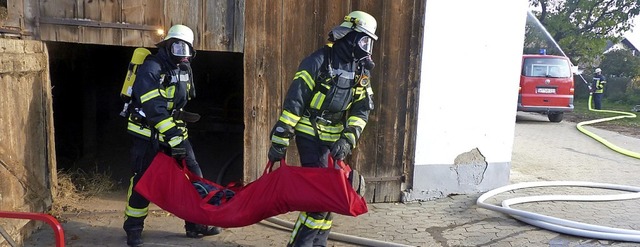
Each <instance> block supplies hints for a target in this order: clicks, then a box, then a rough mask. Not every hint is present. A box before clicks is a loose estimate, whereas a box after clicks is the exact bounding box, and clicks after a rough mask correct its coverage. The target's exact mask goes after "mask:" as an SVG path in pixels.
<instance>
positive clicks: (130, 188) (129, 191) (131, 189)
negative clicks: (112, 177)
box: [125, 174, 136, 211]
mask: <svg viewBox="0 0 640 247" xmlns="http://www.w3.org/2000/svg"><path fill="white" fill-rule="evenodd" d="M135 176H136V175H135V174H133V176H131V178H130V179H129V190H127V202H129V197H131V193H133V178H134V177H135ZM125 211H126V209H125Z"/></svg>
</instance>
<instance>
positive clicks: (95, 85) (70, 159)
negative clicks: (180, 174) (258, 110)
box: [47, 42, 244, 186]
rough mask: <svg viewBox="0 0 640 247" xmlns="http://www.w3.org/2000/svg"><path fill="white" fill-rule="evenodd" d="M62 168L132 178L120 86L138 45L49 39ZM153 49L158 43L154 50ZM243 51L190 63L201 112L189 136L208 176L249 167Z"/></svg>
mask: <svg viewBox="0 0 640 247" xmlns="http://www.w3.org/2000/svg"><path fill="white" fill-rule="evenodd" d="M47 48H48V51H49V59H50V61H49V63H50V76H51V84H52V93H53V110H54V113H53V116H54V126H55V141H56V156H57V164H58V169H59V170H61V169H78V168H79V169H82V170H84V171H97V172H101V173H105V174H109V175H110V176H111V177H112V178H113V179H114V180H115V182H116V184H119V185H123V186H127V185H128V181H129V178H130V177H131V170H130V165H129V147H130V142H131V140H130V139H131V137H130V135H129V134H127V133H126V125H127V122H126V119H125V118H123V117H121V116H120V115H119V113H120V112H121V111H122V108H123V102H122V100H121V99H120V96H119V94H120V90H121V88H122V82H123V80H124V76H125V74H126V69H127V65H128V63H129V60H130V59H131V55H132V54H133V50H134V49H135V47H120V46H105V45H86V44H77V43H62V42H47ZM151 51H152V52H153V53H155V49H151ZM242 59H243V56H242V54H241V53H231V52H209V51H198V52H197V56H196V58H195V60H194V61H193V64H192V69H193V72H194V80H195V86H196V90H197V95H196V98H195V99H194V100H192V101H191V102H190V103H189V104H188V105H187V109H186V110H188V111H191V112H196V113H199V114H200V115H201V116H202V117H201V119H200V121H199V122H197V123H194V124H190V125H189V126H188V127H189V139H190V140H191V143H192V145H193V147H194V152H195V154H196V158H197V159H198V162H199V163H200V166H201V168H202V171H203V173H204V176H205V178H207V179H208V180H211V181H218V182H220V183H222V184H226V183H228V182H231V181H238V180H240V179H241V178H242V172H243V164H244V162H243V160H242V157H243V155H242V152H243V132H244V130H243V129H244V128H243V102H244V99H243V86H244V78H243V60H242Z"/></svg>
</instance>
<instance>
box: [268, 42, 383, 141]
mask: <svg viewBox="0 0 640 247" xmlns="http://www.w3.org/2000/svg"><path fill="white" fill-rule="evenodd" d="M327 49H328V48H327ZM325 52H326V51H325V48H321V49H319V50H317V51H316V52H314V53H312V54H311V55H309V56H308V57H306V58H305V59H304V60H303V61H302V62H301V63H300V66H299V67H298V72H296V74H295V76H294V78H293V82H292V83H291V86H290V87H289V90H288V92H287V94H286V96H285V100H284V103H283V110H282V113H281V115H280V118H279V119H278V122H277V123H276V124H275V126H274V128H273V131H272V132H271V133H272V136H271V141H272V143H274V144H280V145H284V146H289V141H290V139H291V138H292V137H293V136H294V130H295V134H302V135H308V136H314V137H315V136H317V137H318V138H319V139H320V140H322V141H325V142H327V143H332V142H335V141H337V140H338V139H339V138H340V137H344V138H346V139H347V140H348V141H349V142H350V143H351V146H352V147H355V145H356V143H357V141H358V139H359V137H360V134H361V133H362V130H363V129H364V127H365V126H366V124H367V121H368V118H369V112H370V110H372V109H373V100H372V95H373V90H372V89H371V84H370V83H369V81H368V80H369V78H368V76H369V71H365V72H364V74H362V75H355V76H354V77H352V78H353V79H352V83H353V84H352V85H354V86H353V87H351V88H349V89H348V90H350V95H351V97H349V100H350V102H339V103H338V104H340V103H344V105H346V109H345V110H343V111H341V112H326V111H324V108H325V107H326V106H327V105H328V104H329V102H330V101H331V100H332V99H330V98H328V97H327V91H328V90H330V87H331V86H330V84H329V83H330V79H331V78H325V77H326V76H327V75H328V72H327V71H326V69H323V68H322V67H323V65H324V66H326V65H327V64H326V63H324V59H325ZM350 66H352V63H351V62H350V61H349V62H348V63H346V62H345V63H338V64H337V67H338V68H335V70H339V71H343V72H344V71H346V72H348V71H349V70H351V69H353V68H351V67H350ZM334 67H336V64H335V63H334ZM352 74H353V73H352ZM362 79H365V80H366V83H365V80H362ZM361 81H362V83H360V82H361ZM325 113H326V115H330V116H333V118H331V119H324V118H323V116H325ZM336 116H339V117H336ZM318 117H320V118H318ZM314 123H315V128H314ZM316 131H317V132H316Z"/></svg>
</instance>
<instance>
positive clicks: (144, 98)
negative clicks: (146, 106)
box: [140, 89, 162, 103]
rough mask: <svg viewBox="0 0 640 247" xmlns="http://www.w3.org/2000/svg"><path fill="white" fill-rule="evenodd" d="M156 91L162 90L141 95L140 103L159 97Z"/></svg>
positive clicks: (156, 90) (155, 90)
mask: <svg viewBox="0 0 640 247" xmlns="http://www.w3.org/2000/svg"><path fill="white" fill-rule="evenodd" d="M158 91H162V90H158V89H153V90H151V91H149V92H147V93H145V94H143V95H142V96H140V103H144V102H147V101H149V100H151V99H153V98H155V97H158V96H159V95H160V93H159V92H158Z"/></svg>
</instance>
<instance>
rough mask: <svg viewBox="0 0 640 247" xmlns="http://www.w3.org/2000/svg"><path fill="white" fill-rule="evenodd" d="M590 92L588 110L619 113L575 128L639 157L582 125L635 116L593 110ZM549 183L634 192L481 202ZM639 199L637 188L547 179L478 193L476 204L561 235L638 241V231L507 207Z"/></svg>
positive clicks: (611, 146)
mask: <svg viewBox="0 0 640 247" xmlns="http://www.w3.org/2000/svg"><path fill="white" fill-rule="evenodd" d="M591 99H592V95H589V104H588V105H589V110H590V111H597V112H608V113H616V114H622V115H618V116H614V117H608V118H602V119H595V120H591V121H585V122H580V123H578V124H577V125H576V128H577V129H578V130H579V131H580V132H582V133H584V134H586V135H587V136H589V137H591V138H593V139H595V140H596V141H598V142H600V143H602V144H604V145H605V146H607V147H608V148H610V149H612V150H614V151H616V152H619V153H621V154H624V155H627V156H630V157H634V158H637V159H640V154H638V153H636V152H632V151H629V150H626V149H623V148H620V147H618V146H616V145H614V144H613V143H611V142H609V141H607V140H605V139H604V138H602V137H600V136H598V135H596V134H594V133H593V132H591V131H588V130H587V129H585V128H584V127H583V126H585V125H589V124H595V123H601V122H605V121H612V120H616V119H622V118H635V117H636V115H635V114H633V113H628V112H621V111H611V110H596V109H593V108H591ZM551 186H572V187H590V188H601V189H612V190H620V191H627V192H634V193H623V194H616V195H542V196H527V197H519V198H511V199H506V200H504V201H502V206H497V205H493V204H488V203H485V201H486V200H487V199H489V198H491V197H493V196H496V195H498V194H500V193H503V192H507V191H513V190H517V189H523V188H533V187H551ZM638 198H640V187H633V186H625V185H616V184H606V183H593V182H581V181H551V182H528V183H520V184H513V185H507V186H503V187H500V188H497V189H494V190H491V191H488V192H486V193H485V194H483V195H481V196H480V197H479V198H478V199H477V201H476V204H477V205H478V206H479V207H482V208H485V209H489V210H493V211H497V212H501V213H505V214H508V215H510V216H511V217H513V218H515V219H517V220H520V221H522V222H525V223H528V224H530V225H534V226H537V227H540V228H543V229H547V230H550V231H555V232H560V233H564V234H569V235H574V236H581V237H587V238H594V239H608V240H616V241H628V242H638V243H640V231H635V230H628V229H621V228H613V227H605V226H599V225H592V224H586V223H581V222H576V221H571V220H565V219H561V218H556V217H551V216H546V215H543V214H538V213H531V212H528V211H524V210H519V209H514V208H511V205H516V204H522V203H530V202H543V201H591V202H593V201H615V200H632V199H638Z"/></svg>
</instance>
